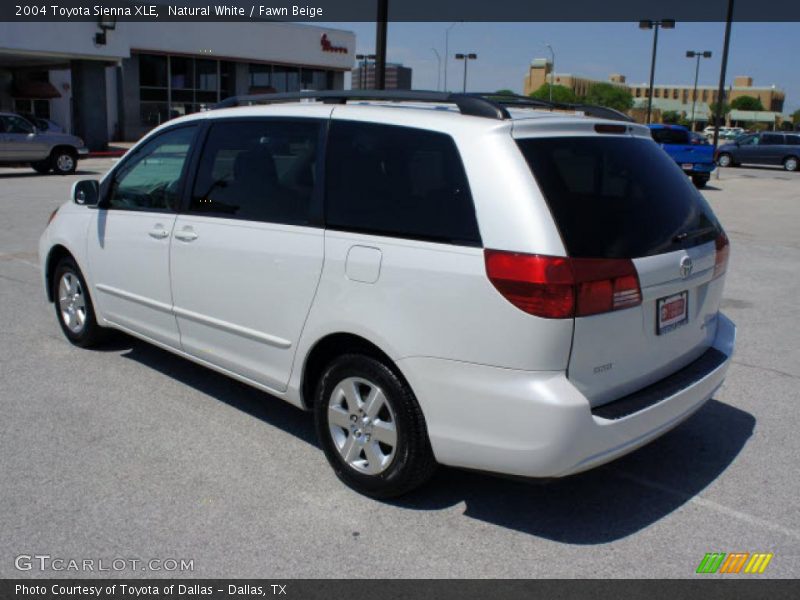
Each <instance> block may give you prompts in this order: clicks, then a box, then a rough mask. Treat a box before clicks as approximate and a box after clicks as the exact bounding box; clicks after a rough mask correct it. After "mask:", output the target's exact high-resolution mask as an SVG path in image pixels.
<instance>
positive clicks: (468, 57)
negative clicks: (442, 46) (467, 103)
mask: <svg viewBox="0 0 800 600" xmlns="http://www.w3.org/2000/svg"><path fill="white" fill-rule="evenodd" d="M477 58H478V55H477V54H475V53H474V52H470V53H469V54H456V60H463V61H464V88H463V91H464V93H466V91H467V63H469V61H471V60H476V59H477Z"/></svg>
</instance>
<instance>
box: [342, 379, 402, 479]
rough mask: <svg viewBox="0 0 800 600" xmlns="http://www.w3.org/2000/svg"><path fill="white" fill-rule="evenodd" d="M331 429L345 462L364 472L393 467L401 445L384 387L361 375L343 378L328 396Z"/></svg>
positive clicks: (381, 470)
mask: <svg viewBox="0 0 800 600" xmlns="http://www.w3.org/2000/svg"><path fill="white" fill-rule="evenodd" d="M328 429H329V432H330V435H331V439H332V440H333V443H334V445H335V447H336V449H337V450H338V452H339V455H340V456H341V458H342V460H344V462H345V463H346V464H347V465H348V466H350V467H352V468H353V469H355V470H356V471H359V472H361V473H365V474H367V475H378V474H380V473H382V472H383V471H385V470H386V469H388V468H389V465H391V463H392V459H393V458H394V456H395V449H396V447H397V421H396V419H395V415H394V411H393V410H392V406H391V404H390V403H389V401H388V399H387V398H386V395H385V394H384V392H383V390H382V389H381V388H380V387H378V386H377V385H376V384H375V383H373V382H371V381H368V380H367V379H363V378H361V377H348V378H346V379H343V380H342V381H340V382H339V384H338V385H337V386H336V387H335V388H334V389H333V392H332V393H331V395H330V398H329V399H328Z"/></svg>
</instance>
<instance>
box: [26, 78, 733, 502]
mask: <svg viewBox="0 0 800 600" xmlns="http://www.w3.org/2000/svg"><path fill="white" fill-rule="evenodd" d="M319 96H321V97H322V100H324V101H322V102H320V101H316V102H308V101H303V102H295V103H282V104H274V103H273V104H270V105H253V106H240V107H237V108H221V109H218V110H212V111H208V112H203V113H199V114H195V115H191V116H188V117H185V118H180V119H176V120H173V121H170V122H169V123H167V124H165V125H162V126H161V127H159V128H157V129H156V130H154V131H153V132H152V133H150V134H149V135H148V136H147V137H146V138H145V139H143V140H142V141H141V142H139V143H138V144H137V145H136V146H135V147H134V148H133V149H131V151H130V152H128V154H127V155H126V156H125V157H124V158H123V159H122V160H120V162H119V163H118V164H117V165H116V166H115V167H114V168H113V169H112V170H111V171H110V172H109V173H108V174H107V175H106V176H105V177H104V178H103V180H102V181H101V182H95V181H81V182H78V183H76V184H75V186H74V187H73V201H72V202H69V203H67V204H64V205H63V206H62V207H61V208H60V209H58V210H57V211H56V212H55V213H54V214H53V216H52V217H51V219H50V222H49V225H48V226H47V228H46V230H45V232H44V234H43V235H42V238H41V243H40V254H41V264H42V268H43V273H44V283H45V287H46V290H47V296H48V298H49V300H50V301H51V302H53V303H54V305H55V311H56V315H57V317H58V321H59V323H60V325H61V328H62V330H63V332H64V334H65V335H66V337H67V338H68V339H69V340H70V341H71V342H72V343H73V344H75V345H78V346H84V347H86V346H91V345H93V344H95V343H97V342H98V341H99V340H100V339H101V337H102V334H103V333H104V332H105V331H106V330H107V328H114V329H120V330H122V331H125V332H127V333H129V334H132V335H134V336H137V337H140V338H142V339H144V340H147V341H149V342H152V343H153V344H156V345H158V346H160V347H162V348H165V349H167V350H170V351H172V352H175V353H177V354H179V355H181V356H184V357H186V358H189V359H191V360H193V361H196V362H198V363H200V364H203V365H206V366H208V367H210V368H212V369H215V370H217V371H220V372H222V373H225V374H227V375H229V376H231V377H234V378H236V379H239V380H241V381H244V382H246V383H248V384H251V385H253V386H255V387H257V388H260V389H262V390H264V391H266V392H269V393H270V394H272V395H274V396H278V397H280V398H283V399H285V400H286V401H288V402H290V403H292V404H295V405H297V406H299V407H302V408H304V409H307V410H311V411H313V412H314V415H315V421H316V428H317V432H318V435H319V440H320V443H321V446H322V448H323V450H324V452H325V454H326V456H327V458H328V460H329V461H330V464H331V465H332V467H333V469H334V471H335V472H336V474H337V475H338V476H339V477H340V478H341V479H342V480H343V481H344V482H345V483H346V484H347V485H350V486H351V487H353V488H355V489H356V490H358V491H360V492H362V493H365V494H369V495H372V496H380V497H388V496H394V495H399V494H402V493H404V492H407V491H409V490H411V489H412V488H415V487H417V486H419V485H421V484H422V483H423V482H424V481H426V480H427V479H428V478H429V477H430V476H431V474H432V473H433V471H434V468H435V466H436V465H437V464H444V465H452V466H457V467H466V468H471V469H478V470H484V471H491V472H496V473H504V474H511V475H517V476H524V477H559V476H564V475H568V474H572V473H576V472H580V471H584V470H586V469H590V468H592V467H594V466H597V465H599V464H602V463H605V462H607V461H610V460H612V459H614V458H616V457H619V456H621V455H623V454H625V453H628V452H630V451H632V450H634V449H635V448H638V447H640V446H642V445H643V444H646V443H647V442H649V441H651V440H653V439H654V438H656V437H657V436H659V435H661V434H663V433H664V432H666V431H667V430H669V429H671V428H672V427H674V426H676V425H677V424H678V423H680V422H681V421H683V420H684V419H686V418H687V417H689V416H690V415H691V414H692V413H693V412H694V411H696V410H697V409H698V408H699V407H700V406H701V405H702V404H703V403H704V402H705V401H706V400H707V399H708V398H710V397H711V395H712V394H713V393H714V392H715V390H716V389H717V388H718V387H719V386H720V385H721V383H722V381H723V378H724V376H725V373H726V370H727V368H728V365H729V363H730V358H731V355H732V352H733V346H734V338H735V327H734V325H733V323H732V322H731V321H730V320H728V319H727V318H726V317H725V316H724V315H723V314H722V313H721V312H719V305H720V298H721V296H722V289H723V283H724V274H725V270H726V266H727V263H728V252H729V245H728V239H727V237H726V235H725V233H724V231H723V229H722V227H721V226H720V224H719V222H718V221H717V219H716V217H715V216H714V214H713V213H712V211H711V209H710V208H709V206H708V204H707V203H706V202H705V200H704V199H703V197H702V196H701V195H700V193H699V192H698V191H697V190H696V189H694V187H693V186H692V185H691V183H690V182H689V181H688V180H687V179H686V177H684V175H683V173H682V172H681V170H680V169H679V168H678V167H677V166H676V165H675V163H674V162H673V161H672V160H671V159H670V158H669V157H668V156H667V155H666V154H665V153H664V152H663V151H662V150H661V149H660V148H659V147H658V146H657V145H656V144H655V143H654V142H653V140H652V139H651V137H650V134H649V131H648V130H647V129H646V128H645V127H643V126H639V125H636V124H633V123H628V122H614V121H609V120H603V119H598V118H591V117H588V116H586V115H585V114H582V113H579V114H567V113H563V112H549V111H545V110H535V109H529V108H507V107H506V106H504V105H502V104H499V103H498V102H497V101H495V100H491V99H488V98H485V97H477V96H470V95H452V96H445V95H440V96H441V98H439V96H437V95H435V94H429V96H430V97H431V98H439V99H440V100H441V101H440V102H421V101H420V102H412V101H409V100H407V101H404V102H391V101H389V100H372V101H370V102H365V101H363V100H361V101H359V102H354V101H353V97H351V98H348V95H347V94H346V93H340V97H337V96H335V94H334V93H329V95H328V96H325V95H324V94H319ZM411 97H412V98H413V96H411ZM425 98H426V99H427V98H428V96H425ZM348 100H350V101H349V102H348Z"/></svg>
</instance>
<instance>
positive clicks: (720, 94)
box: [713, 0, 733, 176]
mask: <svg viewBox="0 0 800 600" xmlns="http://www.w3.org/2000/svg"><path fill="white" fill-rule="evenodd" d="M732 23H733V0H728V14H727V17H726V18H725V44H724V46H723V47H722V66H721V67H720V69H719V87H718V88H717V106H716V110H715V111H714V144H713V145H714V153H715V154H716V152H717V143H719V124H720V121H722V118H723V116H724V113H723V112H722V105H723V104H724V103H725V72H726V71H727V70H728V48H729V47H730V43H731V24H732ZM717 175H718V176H719V171H717Z"/></svg>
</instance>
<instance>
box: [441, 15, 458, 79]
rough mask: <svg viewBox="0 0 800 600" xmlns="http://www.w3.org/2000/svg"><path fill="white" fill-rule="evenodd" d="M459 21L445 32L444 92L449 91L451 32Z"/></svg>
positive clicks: (451, 24) (449, 26)
mask: <svg viewBox="0 0 800 600" xmlns="http://www.w3.org/2000/svg"><path fill="white" fill-rule="evenodd" d="M458 23H459V21H456V22H455V23H450V25H448V26H447V29H445V30H444V91H445V92H446V91H447V64H448V63H449V62H450V30H451V29H452V28H453V27H455V26H456V25H458Z"/></svg>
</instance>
